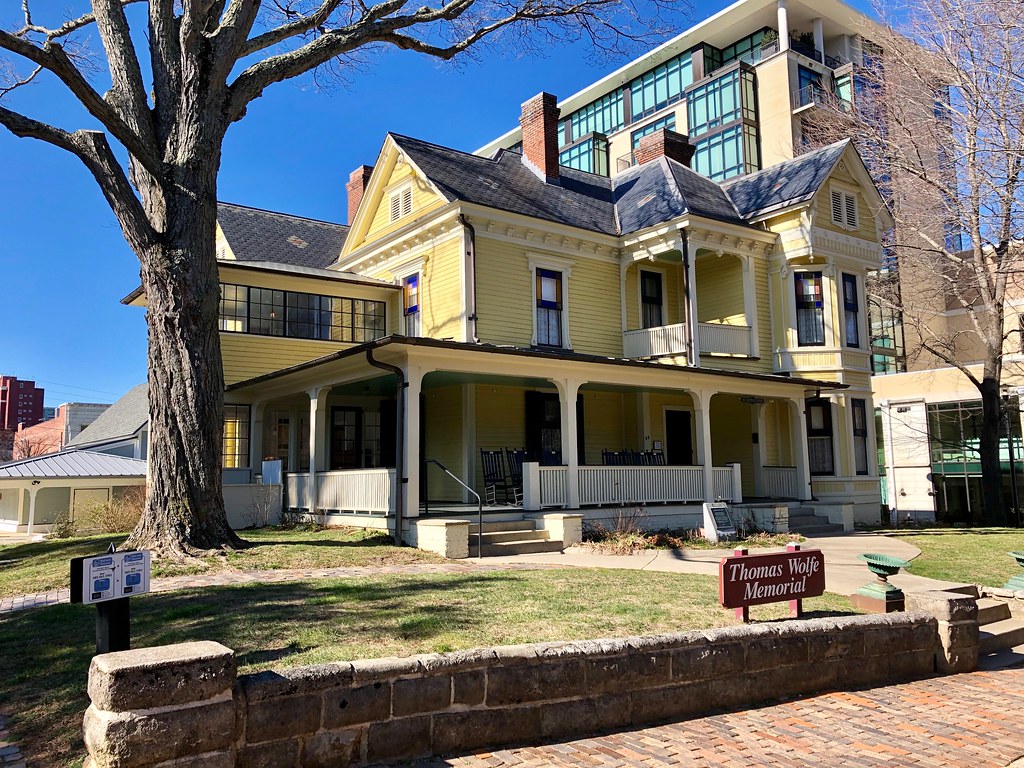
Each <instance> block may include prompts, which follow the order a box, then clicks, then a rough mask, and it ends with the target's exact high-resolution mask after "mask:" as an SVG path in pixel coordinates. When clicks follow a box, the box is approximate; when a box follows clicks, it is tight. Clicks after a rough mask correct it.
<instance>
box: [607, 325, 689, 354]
mask: <svg viewBox="0 0 1024 768" xmlns="http://www.w3.org/2000/svg"><path fill="white" fill-rule="evenodd" d="M622 354H623V356H624V357H628V358H636V357H656V356H658V355H685V354H686V323H676V324H675V325H659V326H657V327H655V328H639V329H637V330H635V331H623V333H622Z"/></svg>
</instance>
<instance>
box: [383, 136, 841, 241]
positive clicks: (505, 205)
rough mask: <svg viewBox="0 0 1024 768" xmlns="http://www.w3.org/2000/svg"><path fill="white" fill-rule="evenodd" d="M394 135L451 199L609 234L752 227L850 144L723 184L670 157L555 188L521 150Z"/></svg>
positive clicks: (820, 176) (565, 178) (564, 177)
mask: <svg viewBox="0 0 1024 768" xmlns="http://www.w3.org/2000/svg"><path fill="white" fill-rule="evenodd" d="M390 135H391V138H392V139H393V140H394V141H395V143H396V144H397V145H398V147H399V148H400V149H401V150H402V151H403V152H405V153H406V154H407V155H408V156H409V158H410V160H412V162H413V163H415V164H416V166H417V167H418V168H419V169H420V170H421V171H422V172H423V173H424V174H425V175H426V177H427V178H428V179H429V180H430V181H431V183H432V184H433V185H434V186H435V187H437V189H438V191H439V192H440V193H441V194H442V195H444V197H445V198H446V199H447V200H448V201H454V200H461V201H465V202H469V203H476V204H478V205H484V206H487V207H488V208H496V209H498V210H501V211H509V212H512V213H519V214H522V215H524V216H532V217H535V218H539V219H545V220H547V221H554V222H557V223H559V224H566V225H568V226H572V227H578V228H580V229H585V230H588V231H591V232H601V233H603V234H607V235H624V234H629V233H631V232H636V231H638V230H641V229H645V228H647V227H652V226H655V225H657V224H661V223H663V222H665V221H669V220H671V219H674V218H678V217H680V216H685V215H693V216H701V217H704V218H710V219H717V220H719V221H726V222H730V223H733V224H747V223H748V222H749V221H750V219H751V218H753V217H755V216H757V215H760V214H763V213H765V212H768V211H770V210H772V209H776V208H781V207H784V206H786V205H791V204H794V203H798V202H803V201H805V200H807V199H809V198H810V197H811V196H812V195H813V194H814V193H815V192H817V190H818V189H819V188H820V186H821V184H822V183H823V182H824V181H825V179H826V177H827V176H828V174H829V173H830V172H831V171H832V169H833V168H834V167H835V164H836V163H837V162H838V160H839V157H840V156H841V155H842V154H843V151H844V150H845V149H846V147H847V145H848V144H849V141H842V142H839V143H837V144H833V145H831V146H829V147H825V148H824V149H820V150H817V151H815V152H810V153H808V154H806V155H802V156H801V157H798V158H795V159H793V160H787V161H786V162H783V163H779V164H778V165H774V166H772V167H771V168H768V169H766V170H763V171H758V172H757V173H753V174H750V175H749V176H743V177H741V178H739V179H736V180H732V181H727V182H724V183H722V184H719V183H717V182H714V181H712V180H711V179H708V178H707V177H705V176H701V175H700V174H699V173H697V172H696V171H693V170H691V169H690V168H687V167H686V166H684V165H682V164H681V163H678V162H676V161H675V160H669V159H667V158H660V159H659V160H658V162H651V163H645V164H644V165H642V166H636V167H633V168H630V169H629V170H627V171H625V172H623V173H620V174H618V175H617V176H615V177H613V178H606V177H604V176H598V175H595V174H590V173H584V172H582V171H577V170H573V169H571V168H564V167H563V168H561V169H559V181H558V183H557V184H550V183H545V182H544V181H542V180H541V179H540V178H539V177H538V176H537V175H536V174H535V173H533V172H532V171H531V170H530V169H529V168H527V167H526V166H525V165H523V161H522V155H520V154H519V153H518V152H512V151H511V150H501V151H499V152H498V153H496V154H495V155H494V156H493V157H480V156H478V155H470V154H468V153H465V152H460V151H458V150H455V149H449V148H448V147H441V146H438V145H436V144H430V143H429V142H425V141H420V140H419V139H413V138H410V137H408V136H400V135H397V134H390Z"/></svg>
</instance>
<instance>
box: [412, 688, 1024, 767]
mask: <svg viewBox="0 0 1024 768" xmlns="http://www.w3.org/2000/svg"><path fill="white" fill-rule="evenodd" d="M1022 715H1024V669H1009V670H1000V671H998V672H974V673H971V674H967V675H957V676H954V677H943V678H934V679H930V680H921V681H918V682H915V683H907V684H903V685H893V686H888V687H885V688H874V689H871V690H867V691H858V692H856V693H830V694H824V695H821V696H815V697H812V698H807V699H801V700H798V701H791V702H786V703H783V704H777V705H774V706H769V707H763V708H761V709H752V710H748V711H745V712H735V713H731V714H725V715H715V716H711V717H704V718H700V719H697V720H689V721H685V722H681V723H673V724H671V725H663V726H657V727H650V728H643V729H638V730H635V731H628V732H623V733H615V734H611V735H607V736H602V737H598V738H591V739H581V740H578V741H571V742H565V743H561V744H550V745H547V746H542V747H526V748H519V749H508V750H500V751H494V752H486V753H480V754H476V755H470V756H463V757H455V758H449V759H434V760H427V761H420V762H417V763H415V764H414V765H415V766H417V768H442V767H444V766H451V767H452V768H501V767H503V766H516V767H517V768H542V767H543V768H557V767H559V766H573V768H576V767H577V766H600V767H601V768H627V767H628V768H648V767H653V766H683V765H685V766H695V767H696V766H709V767H710V766H730V767H732V766H735V767H736V768H742V767H743V766H780V767H782V766H785V767H786V768H794V767H796V766H814V767H815V768H821V767H822V766H828V767H829V768H831V766H856V767H857V768H864V767H865V766H964V767H965V768H966V767H967V766H970V768H981V767H982V766H999V767H1000V768H1001V767H1002V766H1006V765H1009V764H1010V763H1012V762H1014V761H1016V760H1017V759H1019V758H1020V757H1021V756H1022V755H1024V717H1022Z"/></svg>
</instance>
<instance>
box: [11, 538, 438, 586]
mask: <svg viewBox="0 0 1024 768" xmlns="http://www.w3.org/2000/svg"><path fill="white" fill-rule="evenodd" d="M241 536H242V537H243V538H244V539H245V540H246V541H248V542H249V543H250V544H251V545H252V546H250V547H249V548H247V549H245V550H242V551H239V552H232V553H230V554H228V555H225V556H215V557H210V558H208V559H206V560H205V561H204V560H200V561H196V562H195V563H188V564H180V563H174V562H162V561H157V562H155V563H154V564H153V575H154V576H179V575H186V574H195V573H201V572H203V571H207V570H216V569H221V568H236V569H240V570H250V569H251V570H258V569H279V568H338V567H351V566H382V565H405V564H408V563H433V562H441V558H439V557H437V556H436V555H432V554H430V553H428V552H423V551H421V550H418V549H413V548H411V547H396V546H393V545H392V544H391V543H390V542H391V540H390V537H388V536H387V535H386V534H382V533H381V532H379V531H365V530H362V529H358V528H330V529H326V530H322V531H295V530H290V531H285V530H280V529H276V528H264V529H261V530H258V531H242V532H241ZM124 539H125V536H124V535H111V534H101V535H94V536H83V537H76V538H73V539H53V540H47V541H41V542H35V543H32V544H11V545H6V546H0V597H9V596H12V595H23V594H30V593H32V592H46V591H48V590H51V589H60V588H61V587H66V586H67V585H68V578H69V565H68V563H69V561H70V560H71V558H73V557H80V556H82V555H94V554H98V553H100V552H103V551H104V550H106V548H107V545H108V544H109V543H110V542H111V541H113V542H114V543H115V544H117V545H120V544H121V542H122V541H124ZM4 561H9V562H4Z"/></svg>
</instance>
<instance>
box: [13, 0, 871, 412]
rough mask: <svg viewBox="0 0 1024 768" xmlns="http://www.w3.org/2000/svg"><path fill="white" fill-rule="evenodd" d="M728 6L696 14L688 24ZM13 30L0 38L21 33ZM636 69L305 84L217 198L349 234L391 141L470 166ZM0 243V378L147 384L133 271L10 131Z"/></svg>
mask: <svg viewBox="0 0 1024 768" xmlns="http://www.w3.org/2000/svg"><path fill="white" fill-rule="evenodd" d="M727 4H728V3H727V2H724V1H723V0H714V2H696V3H694V9H693V12H692V14H691V17H692V18H693V19H701V18H705V17H707V16H708V15H710V14H712V13H714V12H716V11H718V10H720V9H721V8H723V7H725V6H726V5H727ZM856 4H857V5H858V6H861V5H862V3H860V2H858V3H856ZM10 5H12V6H13V5H14V4H13V3H11V4H10ZM44 5H45V3H44ZM8 14H9V10H8V12H5V13H4V14H0V24H4V25H6V24H7V23H13V20H12V19H10V18H9V15H8ZM686 26H689V24H688V23H684V21H683V20H682V19H680V20H679V29H680V31H681V29H683V28H685V27H686ZM657 42H660V40H656V41H652V42H651V44H650V46H645V47H653V46H654V45H655V44H656V43H657ZM639 52H641V51H640V50H638V51H636V53H639ZM629 58H631V57H619V58H615V59H607V58H605V59H603V60H600V61H594V60H593V58H591V57H588V55H587V51H586V50H585V48H584V47H583V46H579V45H576V46H565V47H560V48H554V49H551V50H549V51H547V53H546V55H545V56H543V57H536V56H531V57H514V56H511V55H509V54H508V53H507V52H501V51H497V50H481V51H480V52H479V53H478V54H477V55H476V57H475V59H464V60H463V61H462V62H460V63H458V64H444V63H439V62H436V61H433V60H430V59H427V58H425V57H422V56H418V55H416V54H412V53H407V52H400V51H393V50H389V51H386V52H384V53H382V54H380V55H375V56H374V57H373V58H372V59H370V60H368V61H367V62H366V63H365V64H364V65H363V66H362V67H361V68H360V69H358V70H356V71H353V72H351V73H349V74H348V82H347V84H345V85H339V86H335V87H334V88H332V89H331V90H330V91H328V92H324V91H321V90H319V89H318V88H317V87H316V86H315V85H314V84H313V82H312V80H311V79H309V78H306V79H303V80H301V81H293V82H290V83H283V84H280V85H277V86H274V87H272V88H270V89H268V91H267V92H266V93H265V94H264V96H263V97H262V98H261V99H259V100H257V101H256V102H254V103H253V104H252V106H251V107H250V108H249V113H248V116H247V117H246V118H245V119H244V120H243V121H242V122H240V123H237V124H236V125H235V126H233V127H232V129H231V130H230V131H229V133H228V136H227V141H226V143H225V148H224V159H223V162H222V164H221V168H220V180H219V184H220V191H219V197H220V199H221V200H226V201H230V202H235V203H240V204H243V205H250V206H254V207H258V208H267V209H271V210H278V211H284V212H288V213H295V214H299V215H303V216H310V217H313V218H320V219H326V220H329V221H344V219H345V217H346V212H347V202H346V197H345V182H346V181H347V180H348V175H349V172H350V171H351V170H352V169H354V168H355V167H356V166H357V165H360V164H362V163H366V164H372V163H373V162H374V160H375V159H376V156H377V153H378V151H379V149H380V146H381V143H382V141H383V139H384V134H385V133H386V132H387V131H389V130H390V131H395V132H397V133H405V134H408V135H412V136H415V137H418V138H422V139H425V140H428V141H434V142H437V143H440V144H444V145H447V146H452V147H457V148H459V149H465V150H469V151H472V150H475V149H476V148H477V147H479V146H481V145H483V144H485V143H486V142H487V141H489V140H490V139H493V138H495V137H497V136H498V135H500V134H502V133H504V132H505V131H506V130H508V129H509V128H512V127H514V126H515V125H516V124H517V119H518V115H519V105H520V104H521V103H522V102H523V101H525V100H526V99H528V98H529V97H531V96H533V95H534V94H536V93H538V92H540V91H549V92H551V93H554V94H555V95H556V96H558V97H559V98H564V97H566V96H569V95H571V94H572V93H575V92H576V91H577V90H579V89H580V88H582V87H584V86H585V85H587V84H589V83H591V82H593V81H594V80H595V79H597V78H598V77H600V76H602V75H604V74H606V73H607V72H609V71H611V70H613V69H615V68H617V67H618V66H621V65H622V64H623V63H625V62H626V61H627V60H628V59H629ZM13 96H14V97H15V98H10V100H9V101H8V100H6V99H5V104H8V103H9V104H10V105H11V108H13V109H20V110H22V111H24V112H26V113H27V114H29V115H30V116H33V117H41V118H45V119H48V120H52V121H55V122H56V123H57V124H58V125H60V126H61V127H64V128H68V129H73V128H77V127H82V125H83V122H82V119H81V112H80V111H79V110H78V109H77V108H75V106H74V105H73V103H71V102H70V101H68V100H67V99H66V98H64V95H63V93H62V92H61V90H60V88H59V87H58V86H56V85H53V84H51V83H47V82H43V83H40V84H38V85H33V86H30V87H29V88H26V89H22V90H21V91H19V92H17V93H15V94H14V95H13ZM0 232H2V233H3V235H2V237H0V286H2V287H3V303H4V312H3V315H4V317H5V318H6V322H5V323H4V325H3V330H2V331H0V373H6V374H13V375H16V376H18V377H20V378H25V379H35V380H36V381H37V382H38V383H39V384H40V385H41V386H43V387H45V389H46V404H47V405H57V404H60V403H63V402H67V401H72V400H74V401H97V402H111V401H112V400H113V399H116V398H117V397H118V396H119V395H121V394H123V393H124V392H125V391H126V390H127V389H128V388H130V387H131V386H133V385H135V384H137V383H139V382H141V381H143V380H145V377H146V325H145V322H144V320H143V310H141V309H138V308H132V307H125V306H122V305H121V304H120V303H119V301H120V299H121V298H122V297H123V296H125V295H126V294H127V293H128V292H130V291H131V290H132V289H134V288H135V287H136V286H137V285H138V282H139V277H138V262H137V260H136V257H135V255H134V253H132V251H131V250H130V249H129V248H128V246H127V245H126V244H125V242H124V240H123V239H122V237H121V232H120V229H119V228H118V226H117V223H116V221H115V219H114V216H113V214H112V213H111V212H110V210H109V208H108V207H107V205H106V203H105V201H104V200H103V198H102V197H101V196H100V194H99V191H98V189H97V187H96V185H95V183H94V182H93V181H92V179H91V178H90V177H89V176H88V175H87V173H86V171H85V170H84V168H83V167H82V166H81V164H80V163H79V162H78V161H77V160H76V159H74V158H72V157H71V156H70V155H68V154H67V153H64V152H63V151H61V150H58V149H56V148H52V147H50V146H49V145H46V144H43V143H41V142H37V141H33V140H28V139H17V138H15V137H13V136H12V135H10V134H9V133H7V132H6V131H5V130H4V129H2V128H0Z"/></svg>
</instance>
